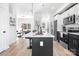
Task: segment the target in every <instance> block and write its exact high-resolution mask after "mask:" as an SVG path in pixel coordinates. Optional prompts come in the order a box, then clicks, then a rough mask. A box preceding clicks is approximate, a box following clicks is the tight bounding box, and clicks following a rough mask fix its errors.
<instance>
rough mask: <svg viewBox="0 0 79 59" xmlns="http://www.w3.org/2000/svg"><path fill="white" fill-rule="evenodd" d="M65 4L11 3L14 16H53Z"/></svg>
mask: <svg viewBox="0 0 79 59" xmlns="http://www.w3.org/2000/svg"><path fill="white" fill-rule="evenodd" d="M64 4H65V3H33V4H32V3H12V4H11V5H12V7H13V9H14V10H15V11H16V15H21V16H25V15H27V14H28V15H31V14H32V13H42V14H45V13H51V14H54V13H55V12H56V11H57V10H59V9H60V8H61V7H62V6H63V5H64Z"/></svg>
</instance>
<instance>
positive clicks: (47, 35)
mask: <svg viewBox="0 0 79 59" xmlns="http://www.w3.org/2000/svg"><path fill="white" fill-rule="evenodd" d="M23 37H33V38H36V37H38V38H39V37H42V38H44V37H45V38H54V37H55V36H54V35H52V34H50V33H43V34H41V35H36V32H34V33H32V32H30V33H28V34H25V35H23Z"/></svg>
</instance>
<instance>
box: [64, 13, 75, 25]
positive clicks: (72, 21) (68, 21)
mask: <svg viewBox="0 0 79 59" xmlns="http://www.w3.org/2000/svg"><path fill="white" fill-rule="evenodd" d="M63 24H64V25H69V24H75V14H73V15H71V16H68V17H66V18H64V20H63Z"/></svg>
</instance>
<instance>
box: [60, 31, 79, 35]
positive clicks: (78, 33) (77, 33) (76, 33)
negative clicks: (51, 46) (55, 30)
mask: <svg viewBox="0 0 79 59" xmlns="http://www.w3.org/2000/svg"><path fill="white" fill-rule="evenodd" d="M60 33H64V34H68V33H69V34H74V35H79V32H63V31H61V32H60Z"/></svg>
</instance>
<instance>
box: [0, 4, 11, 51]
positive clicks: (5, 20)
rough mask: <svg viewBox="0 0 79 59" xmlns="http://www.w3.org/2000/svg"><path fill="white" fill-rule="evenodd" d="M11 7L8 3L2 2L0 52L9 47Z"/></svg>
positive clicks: (0, 10)
mask: <svg viewBox="0 0 79 59" xmlns="http://www.w3.org/2000/svg"><path fill="white" fill-rule="evenodd" d="M8 35H9V8H8V4H6V3H2V4H0V52H1V51H3V50H6V49H7V48H8V47H9V42H8V41H9V36H8Z"/></svg>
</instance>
